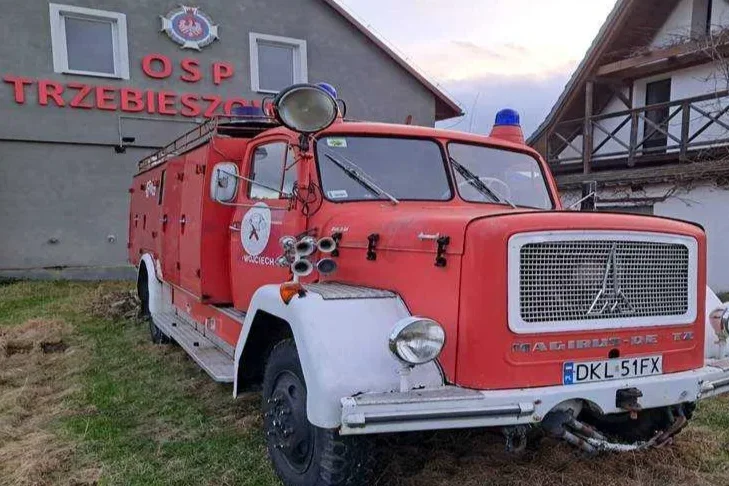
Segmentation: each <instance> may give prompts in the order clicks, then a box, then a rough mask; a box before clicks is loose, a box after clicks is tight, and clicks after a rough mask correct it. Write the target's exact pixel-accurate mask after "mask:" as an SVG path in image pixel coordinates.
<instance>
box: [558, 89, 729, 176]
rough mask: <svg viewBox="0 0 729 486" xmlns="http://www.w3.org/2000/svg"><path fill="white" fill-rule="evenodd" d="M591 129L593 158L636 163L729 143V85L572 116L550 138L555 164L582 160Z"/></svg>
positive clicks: (684, 155) (680, 156) (686, 155)
mask: <svg viewBox="0 0 729 486" xmlns="http://www.w3.org/2000/svg"><path fill="white" fill-rule="evenodd" d="M588 127H589V129H590V130H591V131H592V133H591V135H592V137H590V138H589V139H591V140H592V150H591V153H590V155H589V162H590V163H592V162H599V161H605V160H621V159H624V160H625V161H626V162H627V165H628V166H630V167H632V166H633V165H635V163H636V162H637V161H640V159H641V158H643V157H650V156H668V157H669V158H677V159H678V160H680V161H684V160H687V159H688V158H689V154H690V153H693V152H696V151H700V150H705V149H707V148H715V147H718V146H727V145H729V90H723V91H717V92H715V93H710V94H706V95H702V96H695V97H692V98H685V99H681V100H676V101H671V102H668V103H659V104H654V105H649V106H643V107H639V108H634V109H631V110H624V111H618V112H613V113H606V114H602V115H595V116H592V117H590V118H589V124H587V123H585V118H580V119H574V120H567V121H563V122H560V123H558V124H556V125H555V126H554V127H553V128H552V130H551V131H550V132H549V136H548V138H547V160H548V162H549V163H550V165H552V166H554V167H561V166H567V165H570V164H571V165H574V166H575V167H576V166H577V164H576V163H577V162H580V163H583V162H584V160H585V158H586V154H585V153H584V151H583V145H582V144H583V141H584V140H585V137H584V135H585V130H586V129H588Z"/></svg>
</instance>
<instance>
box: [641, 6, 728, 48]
mask: <svg viewBox="0 0 729 486" xmlns="http://www.w3.org/2000/svg"><path fill="white" fill-rule="evenodd" d="M721 1H723V0H717V2H716V3H718V2H721ZM693 8H694V0H681V1H680V2H679V3H678V5H676V8H674V9H673V12H672V13H671V15H670V17H668V20H667V21H666V23H665V24H663V27H661V28H660V30H659V31H658V33H657V34H656V36H655V37H654V38H653V41H652V42H651V44H650V45H651V47H656V48H661V47H667V46H670V45H675V44H677V43H679V41H680V40H681V39H682V38H684V39H685V37H686V36H688V35H689V34H690V33H691V17H692V15H693Z"/></svg>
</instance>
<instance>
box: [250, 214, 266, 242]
mask: <svg viewBox="0 0 729 486" xmlns="http://www.w3.org/2000/svg"><path fill="white" fill-rule="evenodd" d="M265 222H266V221H265V220H264V219H263V216H261V215H260V214H254V215H253V216H252V217H251V220H250V224H251V232H250V233H249V234H248V239H249V240H253V239H254V238H255V240H256V241H260V240H261V238H260V236H258V232H259V231H262V230H263V226H264V224H265Z"/></svg>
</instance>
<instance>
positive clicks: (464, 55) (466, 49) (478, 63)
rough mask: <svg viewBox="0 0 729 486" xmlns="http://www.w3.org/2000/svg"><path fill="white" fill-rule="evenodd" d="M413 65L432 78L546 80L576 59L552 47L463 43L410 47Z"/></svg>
mask: <svg viewBox="0 0 729 486" xmlns="http://www.w3.org/2000/svg"><path fill="white" fill-rule="evenodd" d="M410 53H411V56H412V58H413V59H414V61H415V63H416V64H417V65H418V66H420V67H421V68H422V69H424V70H425V71H426V72H427V73H429V74H430V75H431V76H433V77H435V78H436V79H439V80H442V81H444V82H447V81H461V80H466V79H478V78H482V77H484V76H487V75H497V76H509V77H522V76H537V77H540V78H550V77H553V76H555V75H558V74H563V73H566V72H567V73H569V72H571V71H572V70H573V69H574V67H575V66H576V65H577V62H578V59H577V58H575V57H574V56H573V55H572V53H570V52H566V51H563V50H559V49H556V48H555V47H554V46H531V47H527V46H523V45H519V44H515V43H504V44H492V45H488V46H487V45H480V44H477V43H475V42H471V41H465V40H453V41H450V42H446V43H438V44H431V45H426V44H421V45H418V46H411V48H410Z"/></svg>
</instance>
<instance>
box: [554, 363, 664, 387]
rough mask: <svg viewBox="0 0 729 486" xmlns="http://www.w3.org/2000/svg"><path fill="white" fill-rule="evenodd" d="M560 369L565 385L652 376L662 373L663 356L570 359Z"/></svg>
mask: <svg viewBox="0 0 729 486" xmlns="http://www.w3.org/2000/svg"><path fill="white" fill-rule="evenodd" d="M562 371H563V373H562V382H563V383H564V384H565V385H577V384H579V383H592V382H595V381H609V380H619V379H622V378H638V377H641V376H654V375H661V374H663V357H662V356H643V357H640V358H625V359H607V360H603V361H586V362H574V361H570V362H567V363H565V364H564V365H563V367H562Z"/></svg>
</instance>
